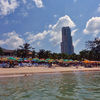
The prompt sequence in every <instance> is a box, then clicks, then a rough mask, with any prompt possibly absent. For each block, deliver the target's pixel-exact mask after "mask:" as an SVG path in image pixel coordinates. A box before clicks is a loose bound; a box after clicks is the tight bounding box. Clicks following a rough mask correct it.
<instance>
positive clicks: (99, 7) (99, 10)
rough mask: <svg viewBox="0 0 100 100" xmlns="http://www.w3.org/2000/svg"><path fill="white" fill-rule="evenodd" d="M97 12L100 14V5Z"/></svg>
mask: <svg viewBox="0 0 100 100" xmlns="http://www.w3.org/2000/svg"><path fill="white" fill-rule="evenodd" d="M97 12H100V4H99V6H98V8H97Z"/></svg>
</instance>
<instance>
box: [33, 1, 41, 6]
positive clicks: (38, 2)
mask: <svg viewBox="0 0 100 100" xmlns="http://www.w3.org/2000/svg"><path fill="white" fill-rule="evenodd" d="M33 1H34V2H35V4H36V6H37V7H38V8H42V7H43V2H42V0H33Z"/></svg>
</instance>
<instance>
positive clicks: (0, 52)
mask: <svg viewBox="0 0 100 100" xmlns="http://www.w3.org/2000/svg"><path fill="white" fill-rule="evenodd" d="M0 55H1V56H2V55H3V50H2V48H1V47H0Z"/></svg>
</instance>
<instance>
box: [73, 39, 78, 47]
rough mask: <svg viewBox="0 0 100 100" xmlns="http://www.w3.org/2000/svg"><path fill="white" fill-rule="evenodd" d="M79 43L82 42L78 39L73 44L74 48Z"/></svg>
mask: <svg viewBox="0 0 100 100" xmlns="http://www.w3.org/2000/svg"><path fill="white" fill-rule="evenodd" d="M79 42H80V39H77V40H76V41H75V42H73V45H74V48H75V47H76V46H77V45H78V43H79Z"/></svg>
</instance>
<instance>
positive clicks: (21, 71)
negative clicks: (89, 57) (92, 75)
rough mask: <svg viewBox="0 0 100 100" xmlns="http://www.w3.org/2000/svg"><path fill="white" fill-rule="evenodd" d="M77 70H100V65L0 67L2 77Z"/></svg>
mask: <svg viewBox="0 0 100 100" xmlns="http://www.w3.org/2000/svg"><path fill="white" fill-rule="evenodd" d="M77 71H100V68H99V67H94V68H84V67H81V66H79V67H78V68H76V67H60V66H59V67H55V68H47V67H20V68H0V77H4V76H9V77H11V76H27V75H31V74H35V73H61V72H77Z"/></svg>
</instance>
